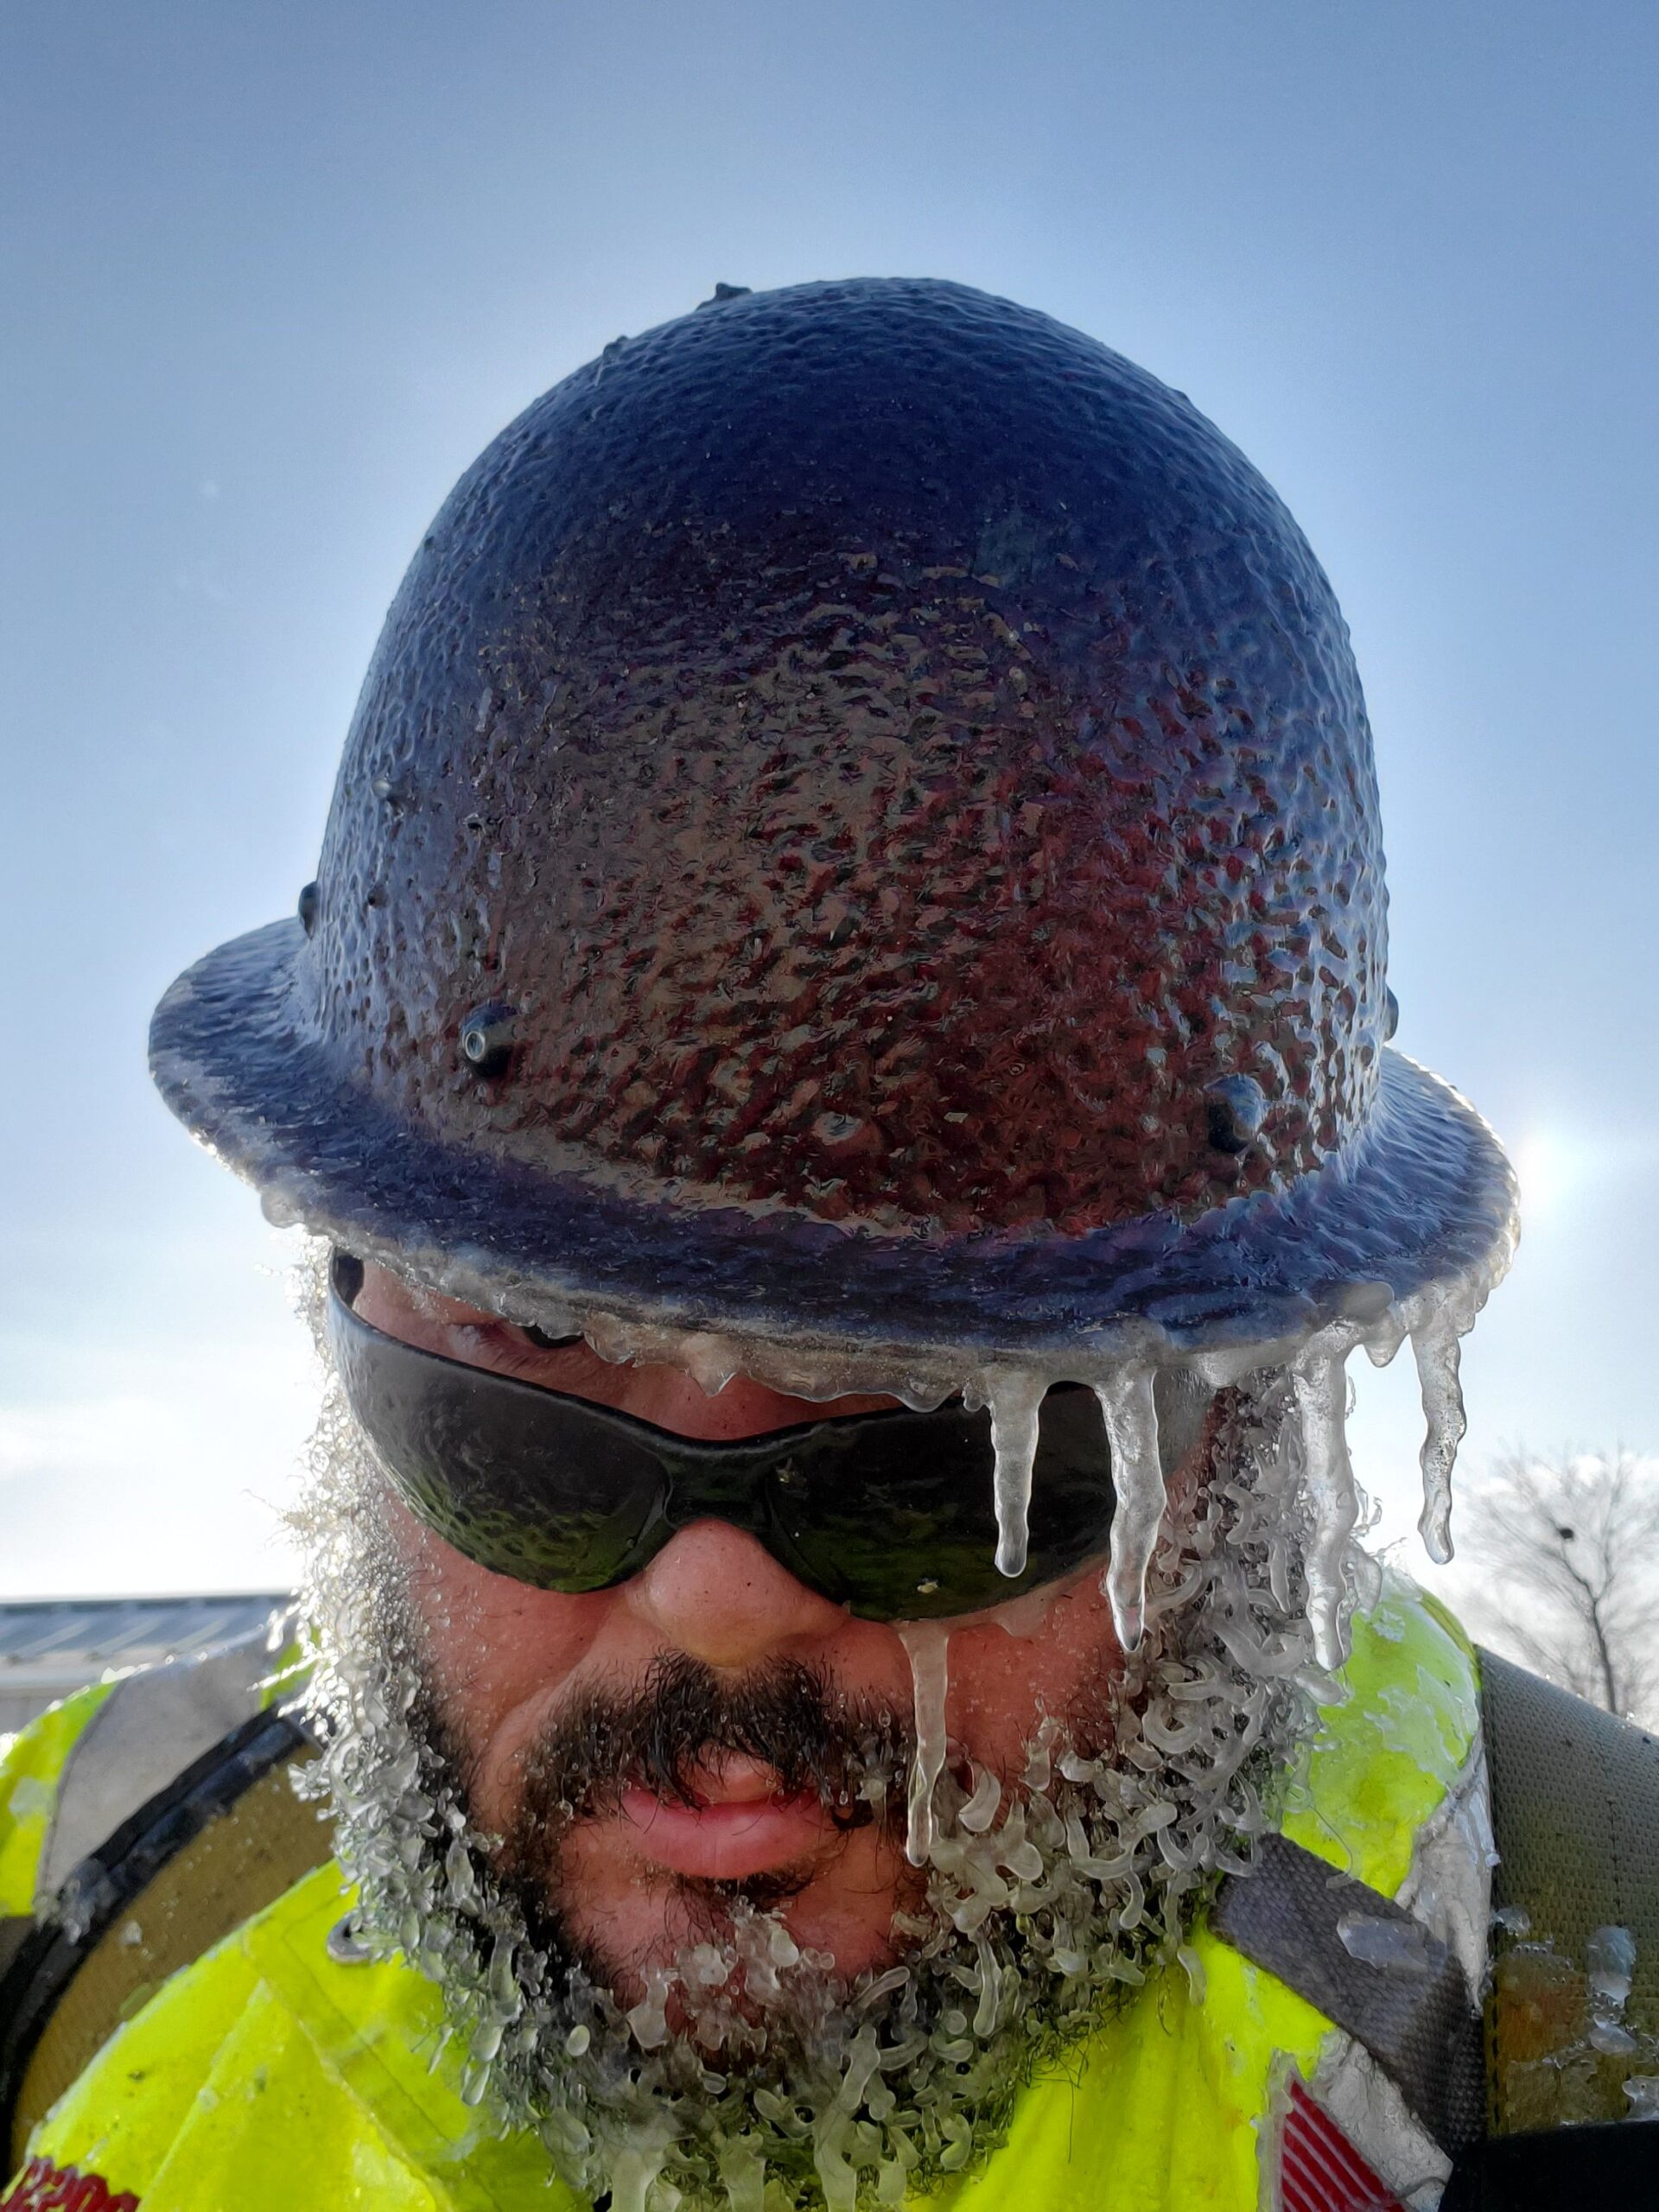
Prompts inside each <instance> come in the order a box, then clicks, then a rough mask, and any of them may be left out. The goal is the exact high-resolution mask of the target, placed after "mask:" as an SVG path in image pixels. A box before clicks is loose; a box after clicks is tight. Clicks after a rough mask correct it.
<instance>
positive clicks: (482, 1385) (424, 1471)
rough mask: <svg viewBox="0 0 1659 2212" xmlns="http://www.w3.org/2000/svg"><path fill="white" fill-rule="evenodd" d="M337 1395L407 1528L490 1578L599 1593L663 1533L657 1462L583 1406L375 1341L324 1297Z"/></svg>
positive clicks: (374, 1333) (631, 1568)
mask: <svg viewBox="0 0 1659 2212" xmlns="http://www.w3.org/2000/svg"><path fill="white" fill-rule="evenodd" d="M329 1334H330V1338H331V1340H332V1342H333V1344H334V1357H335V1362H336V1364H337V1366H338V1368H339V1370H340V1380H341V1382H342V1383H343V1384H344V1386H345V1390H346V1399H347V1401H348V1402H349V1403H350V1406H351V1408H352V1411H353V1414H355V1415H356V1417H357V1420H358V1422H359V1426H360V1427H362V1429H363V1431H364V1433H365V1435H366V1436H367V1437H368V1439H369V1441H370V1442H371V1443H372V1445H373V1446H374V1448H375V1451H376V1452H377V1454H378V1457H379V1459H380V1461H381V1464H382V1465H383V1466H384V1467H385V1470H386V1471H387V1473H388V1474H389V1475H390V1476H391V1479H392V1481H393V1483H394V1484H395V1485H396V1487H397V1491H398V1494H399V1495H400V1496H401V1497H402V1498H403V1500H404V1503H405V1504H406V1505H407V1506H408V1507H409V1509H410V1511H411V1512H412V1513H413V1514H414V1515H415V1516H416V1519H417V1520H420V1521H423V1522H425V1524H426V1526H427V1527H428V1528H429V1529H432V1530H433V1531H434V1532H435V1534H436V1535H440V1536H442V1539H443V1540H444V1541H445V1542H446V1543H448V1544H450V1545H453V1546H454V1548H455V1550H456V1551H458V1552H461V1553H462V1554H465V1556H466V1557H467V1558H468V1559H470V1560H474V1561H475V1563H476V1564H477V1565H478V1566H480V1567H487V1568H489V1569H490V1570H491V1571H492V1572H493V1573H497V1574H509V1575H512V1577H513V1579H514V1580H516V1581H519V1582H529V1583H533V1584H534V1585H535V1586H537V1588H539V1589H543V1590H562V1591H565V1592H580V1591H585V1590H602V1589H604V1588H605V1587H606V1586H607V1585H608V1584H610V1583H613V1582H616V1581H619V1580H621V1578H622V1577H623V1576H625V1575H626V1574H630V1573H634V1572H635V1571H636V1569H637V1568H638V1567H641V1566H643V1565H644V1564H645V1560H647V1559H648V1558H649V1557H650V1556H651V1554H652V1551H653V1550H655V1549H657V1548H658V1546H659V1545H660V1544H661V1543H663V1542H665V1541H667V1538H668V1535H669V1534H670V1533H671V1532H670V1530H669V1528H668V1525H667V1523H666V1522H665V1521H664V1518H663V1510H662V1509H663V1495H664V1482H663V1477H662V1471H661V1467H660V1465H659V1464H658V1460H657V1459H656V1457H655V1455H654V1454H653V1453H652V1452H651V1451H650V1450H649V1449H648V1448H647V1447H645V1446H643V1445H642V1444H640V1443H639V1442H636V1441H635V1440H633V1439H632V1437H630V1436H629V1435H628V1434H627V1433H626V1432H624V1431H621V1430H620V1429H618V1428H616V1427H607V1428H606V1429H604V1430H602V1431H601V1432H600V1433H599V1434H598V1435H597V1436H595V1434H594V1425H593V1424H591V1423H590V1422H588V1421H587V1420H586V1419H585V1418H584V1414H583V1410H582V1408H580V1407H577V1406H573V1405H570V1404H569V1403H568V1402H566V1401H564V1400H562V1399H560V1398H558V1397H556V1396H555V1395H553V1394H552V1393H551V1392H550V1391H546V1390H538V1389H535V1388H534V1387H533V1386H532V1385H531V1384H529V1383H516V1382H512V1381H511V1380H509V1379H507V1378H505V1377H504V1376H499V1375H492V1374H489V1373H487V1372H486V1371H484V1370H480V1369H477V1368H472V1367H466V1366H463V1365H461V1363H459V1362H457V1361H454V1360H448V1359H442V1358H439V1357H435V1355H433V1354H431V1353H429V1352H423V1351H417V1350H416V1349H415V1347H414V1346H412V1345H409V1344H402V1343H400V1342H398V1341H397V1339H396V1338H391V1337H386V1336H383V1335H381V1333H380V1332H378V1330H375V1329H372V1328H370V1327H369V1326H368V1325H366V1324H365V1323H364V1322H362V1321H360V1320H359V1319H358V1318H357V1316H356V1315H355V1314H353V1313H351V1312H350V1311H349V1309H348V1308H347V1307H346V1306H345V1305H344V1304H343V1303H342V1301H341V1300H339V1299H338V1298H336V1299H334V1300H331V1301H330V1307H329Z"/></svg>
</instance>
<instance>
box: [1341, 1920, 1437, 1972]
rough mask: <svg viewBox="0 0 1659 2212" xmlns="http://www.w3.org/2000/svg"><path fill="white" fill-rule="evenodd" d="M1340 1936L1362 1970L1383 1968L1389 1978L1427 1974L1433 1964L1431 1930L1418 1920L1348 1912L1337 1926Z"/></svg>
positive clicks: (1346, 1949)
mask: <svg viewBox="0 0 1659 2212" xmlns="http://www.w3.org/2000/svg"><path fill="white" fill-rule="evenodd" d="M1337 1935H1338V1938H1339V1939H1340V1941H1341V1943H1342V1948H1343V1949H1344V1951H1346V1952H1347V1954H1348V1955H1349V1957H1350V1958H1351V1959H1357V1960H1358V1961H1359V1962H1360V1964H1361V1965H1362V1966H1367V1967H1382V1968H1383V1970H1384V1971H1385V1972H1387V1973H1389V1974H1427V1972H1428V1970H1429V1967H1430V1966H1431V1965H1432V1963H1433V1961H1432V1960H1431V1959H1430V1956H1429V1949H1428V1930H1427V1929H1426V1928H1425V1927H1424V1926H1423V1924H1422V1923H1421V1921H1418V1920H1396V1919H1395V1918H1394V1916H1393V1915H1392V1914H1382V1913H1370V1912H1345V1913H1344V1915H1343V1916H1342V1918H1341V1919H1340V1920H1339V1921H1338V1923H1337Z"/></svg>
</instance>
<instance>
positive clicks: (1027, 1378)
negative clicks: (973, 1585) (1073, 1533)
mask: <svg viewBox="0 0 1659 2212" xmlns="http://www.w3.org/2000/svg"><path fill="white" fill-rule="evenodd" d="M1047 1388H1048V1385H1047V1383H1046V1382H1045V1380H1044V1379H1043V1377H1042V1376H1040V1375H1020V1374H1014V1375H1000V1376H997V1378H996V1379H995V1382H994V1383H992V1385H991V1387H990V1389H989V1391H988V1394H987V1395H988V1402H989V1405H990V1409H991V1447H992V1449H993V1451H994V1452H995V1454H996V1471H995V1475H994V1477H993V1478H992V1479H993V1482H994V1484H995V1492H996V1566H997V1572H998V1573H1000V1574H1006V1575H1007V1576H1008V1577H1009V1578H1010V1579H1012V1578H1013V1577H1014V1576H1015V1575H1020V1574H1023V1573H1025V1571H1026V1549H1027V1516H1028V1515H1029V1513H1030V1510H1031V1470H1032V1465H1033V1461H1034V1460H1035V1459H1036V1457H1037V1428H1038V1416H1039V1414H1040V1412H1041V1410H1042V1403H1043V1395H1044V1393H1045V1391H1046V1389H1047Z"/></svg>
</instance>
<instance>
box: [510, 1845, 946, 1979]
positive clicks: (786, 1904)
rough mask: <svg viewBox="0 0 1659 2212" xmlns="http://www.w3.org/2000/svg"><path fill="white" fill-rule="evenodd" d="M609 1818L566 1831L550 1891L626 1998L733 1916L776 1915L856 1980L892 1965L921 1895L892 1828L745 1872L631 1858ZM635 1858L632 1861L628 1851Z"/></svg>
mask: <svg viewBox="0 0 1659 2212" xmlns="http://www.w3.org/2000/svg"><path fill="white" fill-rule="evenodd" d="M616 1826H617V1824H616V1823H614V1822H613V1821H591V1822H588V1821H584V1822H582V1824H581V1825H580V1826H579V1827H578V1828H577V1829H576V1831H575V1833H573V1834H571V1835H570V1836H569V1837H568V1838H567V1839H566V1841H565V1845H564V1848H563V1853H562V1854H561V1858H562V1871H561V1878H560V1883H559V1887H558V1892H557V1895H556V1897H554V1898H552V1899H550V1903H551V1904H552V1905H553V1907H554V1909H555V1910H556V1913H557V1915H558V1917H559V1919H560V1922H561V1923H562V1924H563V1928H564V1929H565V1931H566V1934H567V1936H568V1938H569V1941H570V1942H571V1943H572V1945H573V1947H574V1948H575V1949H576V1950H577V1951H578V1952H579V1953H580V1955H582V1958H583V1959H584V1960H585V1961H588V1964H589V1966H590V1967H592V1969H593V1970H594V1971H595V1972H596V1973H597V1974H599V1975H600V1976H601V1978H602V1979H603V1980H604V1981H605V1982H606V1984H607V1986H609V1988H610V1989H611V1990H612V1992H613V1994H614V1995H615V1996H616V1997H617V1998H618V1999H620V2001H621V2002H622V2003H623V2004H625V2005H628V2004H632V2003H633V2002H634V2001H636V1999H638V1997H639V1994H640V1993H641V1992H642V1990H643V1989H644V1987H645V1980H646V1977H647V1976H648V1975H649V1974H651V1973H652V1971H653V1970H662V1969H666V1968H668V1967H671V1966H672V1965H673V1964H674V1963H675V1961H677V1959H679V1958H680V1957H681V1956H682V1955H683V1953H684V1952H685V1950H686V1949H687V1948H689V1947H690V1946H691V1945H693V1944H696V1943H701V1942H720V1941H721V1938H722V1937H723V1936H727V1935H728V1934H729V1932H730V1929H731V1923H732V1921H733V1918H734V1916H738V1915H741V1914H742V1913H744V1912H745V1911H749V1912H757V1913H766V1914H769V1915H770V1916H772V1917H773V1918H775V1919H777V1920H779V1921H780V1922H781V1923H783V1925H784V1926H785V1928H786V1929H788V1931H789V1934H790V1936H791V1938H792V1939H793V1941H794V1942H795V1943H796V1944H797V1945H798V1947H799V1948H800V1949H801V1950H802V1951H803V1952H815V1953H817V1955H818V1958H819V1960H820V1961H822V1962H823V1971H824V1972H825V1973H828V1974H834V1976H835V1977H836V1980H840V1981H842V1982H845V1983H848V1984H851V1983H854V1982H856V1981H857V1980H859V1979H860V1978H861V1976H863V1975H866V1974H879V1973H880V1972H881V1971H882V1970H883V1969H884V1968H885V1967H890V1966H892V1965H893V1964H894V1963H895V1961H896V1960H897V1959H898V1957H899V1952H900V1948H901V1944H900V1940H899V1936H897V1935H896V1933H895V1930H894V1927H893V1918H894V1915H895V1914H899V1913H904V1912H907V1911H914V1910H916V1909H917V1907H918V1905H919V1904H921V1902H922V1899H923V1897H924V1894H925V1877H924V1876H923V1875H922V1874H921V1873H919V1872H918V1871H917V1870H916V1869H915V1868H913V1867H912V1866H910V1865H909V1863H908V1862H907V1860H906V1858H905V1855H904V1851H903V1847H902V1846H901V1845H900V1844H899V1843H898V1842H897V1841H896V1840H894V1839H893V1838H891V1837H889V1836H887V1835H886V1834H880V1833H878V1832H876V1831H874V1830H872V1829H868V1828H867V1829H862V1830H860V1831H859V1832H857V1833H855V1834H852V1835H849V1836H847V1837H845V1838H843V1839H841V1840H840V1841H839V1843H838V1845H837V1847H836V1852H835V1853H834V1856H833V1858H832V1859H831V1860H830V1862H829V1864H827V1865H813V1864H808V1865H805V1866H801V1865H796V1866H779V1867H776V1868H768V1869H766V1870H765V1871H764V1872H758V1873H755V1874H752V1875H750V1876H748V1877H747V1878H744V1879H742V1880H740V1881H731V1882H721V1881H710V1880H704V1879H699V1878H692V1877H689V1876H685V1875H682V1874H676V1873H672V1872H667V1871H665V1870H664V1869H662V1868H660V1867H655V1866H650V1865H648V1864H645V1863H641V1862H640V1861H639V1860H638V1859H632V1854H628V1853H625V1852H624V1851H623V1850H622V1849H620V1848H619V1839H618V1837H617V1836H616V1835H615V1834H613V1833H612V1831H613V1828H614V1827H616ZM629 1860H632V1863H626V1862H627V1861H629Z"/></svg>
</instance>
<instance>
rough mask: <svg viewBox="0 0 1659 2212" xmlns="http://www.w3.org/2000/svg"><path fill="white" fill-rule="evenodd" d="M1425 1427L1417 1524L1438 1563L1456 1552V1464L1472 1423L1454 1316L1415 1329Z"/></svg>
mask: <svg viewBox="0 0 1659 2212" xmlns="http://www.w3.org/2000/svg"><path fill="white" fill-rule="evenodd" d="M1411 1349H1412V1351H1413V1352H1414V1355H1415V1357H1416V1360H1417V1381H1418V1385H1419V1388H1420V1389H1421V1392H1422V1400H1423V1418H1424V1420H1425V1421H1427V1433H1426V1434H1425V1435H1424V1438H1423V1448H1422V1451H1421V1454H1420V1455H1419V1456H1420V1460H1421V1466H1422V1470H1423V1511H1422V1517H1421V1520H1420V1521H1419V1522H1418V1523H1417V1526H1418V1529H1419V1530H1420V1531H1421V1535H1422V1539H1423V1546H1424V1548H1425V1549H1426V1550H1427V1554H1428V1555H1429V1557H1430V1559H1432V1560H1433V1561H1434V1563H1435V1565H1436V1566H1437V1567H1444V1566H1445V1565H1446V1561H1447V1560H1449V1559H1450V1558H1451V1556H1452V1465H1453V1463H1454V1462H1455V1460H1456V1459H1457V1456H1458V1446H1459V1444H1461V1443H1462V1441H1463V1433H1464V1431H1465V1428H1466V1427H1468V1425H1469V1424H1468V1422H1467V1421H1466V1420H1465V1417H1464V1411H1463V1391H1462V1389H1461V1388H1460V1387H1459V1382H1458V1363H1459V1358H1460V1357H1461V1349H1460V1346H1459V1342H1458V1327H1457V1319H1456V1317H1455V1315H1454V1314H1453V1313H1452V1312H1451V1311H1442V1312H1440V1313H1436V1314H1435V1315H1434V1316H1433V1319H1431V1320H1427V1321H1425V1322H1424V1323H1423V1324H1422V1325H1421V1327H1419V1328H1415V1329H1414V1330H1413V1331H1412V1332H1411Z"/></svg>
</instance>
